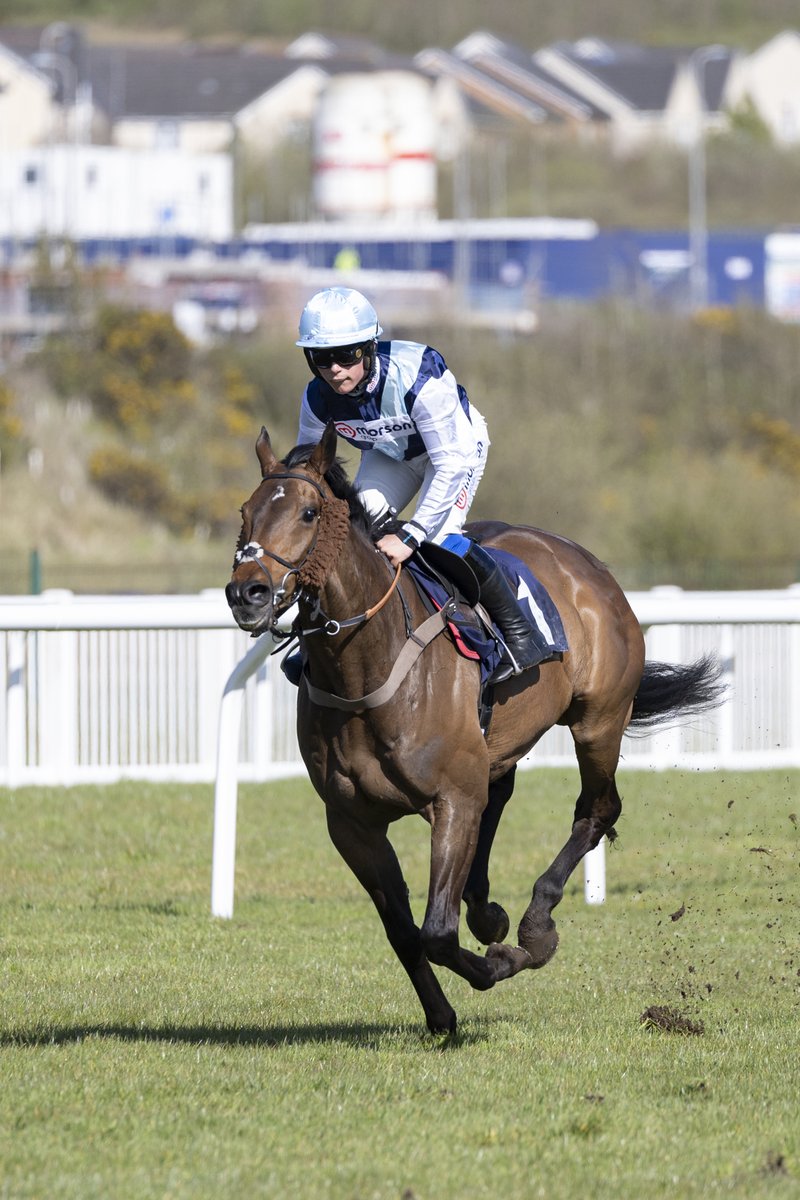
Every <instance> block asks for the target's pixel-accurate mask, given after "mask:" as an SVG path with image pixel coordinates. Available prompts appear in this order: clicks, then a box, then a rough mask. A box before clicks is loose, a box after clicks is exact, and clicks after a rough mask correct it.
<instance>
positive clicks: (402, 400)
mask: <svg viewBox="0 0 800 1200" xmlns="http://www.w3.org/2000/svg"><path fill="white" fill-rule="evenodd" d="M382 332H383V330H382V329H381V326H380V324H379V322H378V316H377V313H376V312H375V309H374V308H373V307H372V305H371V304H370V302H369V300H367V299H366V297H365V296H362V295H361V293H360V292H357V291H354V290H352V289H351V288H345V287H332V288H327V289H326V290H325V291H322V292H318V293H317V294H316V295H314V296H312V297H311V299H310V300H309V302H308V304H307V305H306V307H305V308H304V309H303V312H302V315H301V317H300V328H299V334H300V336H299V338H298V340H297V342H296V343H295V344H296V345H297V346H300V347H302V349H303V351H304V353H305V356H306V361H307V362H308V365H309V367H310V369H311V371H312V373H313V376H314V378H313V379H311V380H310V381H309V383H308V385H307V386H306V389H305V392H304V394H303V399H302V403H301V408H300V426H299V431H298V436H297V441H298V445H300V444H309V443H310V444H315V443H317V442H318V441H319V440H320V438H321V437H322V434H323V433H324V431H325V426H326V425H327V423H328V422H329V421H331V420H332V421H333V422H334V424H335V426H336V430H337V432H338V434H339V436H340V437H343V438H344V439H345V440H346V441H348V442H349V443H350V444H351V445H352V446H355V447H356V448H357V449H358V450H360V451H361V462H360V465H359V468H358V472H357V474H356V477H355V480H354V484H355V487H356V489H357V491H358V493H359V495H360V497H361V499H362V501H363V503H364V505H365V506H366V508H367V510H368V511H369V512H370V513H371V515H372V516H373V517H374V518H375V520H376V521H377V520H380V519H381V518H382V517H385V516H389V515H393V514H395V513H400V512H402V510H403V509H404V508H405V507H406V505H408V504H409V503H410V502H411V500H412V499H413V498H414V496H417V502H416V508H415V509H414V512H413V515H412V516H411V517H410V518H409V519H408V520H406V521H405V522H404V523H403V524H402V525H401V526H400V527H399V528H398V530H397V532H396V533H385V534H384V535H383V536H382V537H381V538H380V539H379V540H378V542H377V547H378V549H379V550H380V551H382V553H383V554H385V555H386V557H387V558H388V560H389V562H390V563H391V564H392V565H393V566H395V567H396V566H398V565H399V564H400V563H402V562H404V561H405V560H406V559H408V558H410V557H411V555H412V554H413V553H414V552H415V551H416V550H417V548H418V547H419V546H420V545H421V544H422V543H423V542H424V541H430V542H436V543H437V544H439V545H441V546H443V547H444V548H445V549H446V550H450V551H451V552H453V553H455V554H458V555H459V556H460V557H462V558H464V559H465V561H466V562H467V563H468V564H469V566H470V567H471V568H472V570H473V572H474V574H475V576H476V578H477V580H478V583H479V585H480V598H481V601H482V603H483V604H484V606H485V607H486V609H487V610H488V612H489V615H490V616H491V617H492V619H493V621H494V622H495V623H496V624H497V626H498V628H499V630H500V632H501V634H502V636H503V640H504V642H505V645H506V651H507V656H504V661H502V662H501V663H500V666H499V667H498V669H497V671H496V672H495V674H494V677H493V680H492V682H500V681H501V680H502V679H507V678H508V677H509V676H510V675H516V674H519V673H520V672H521V671H525V670H527V669H528V668H529V667H533V666H535V665H536V664H537V663H540V662H541V661H542V659H543V658H545V657H546V654H547V652H546V650H545V649H544V648H543V642H542V640H541V639H540V635H539V633H538V630H536V629H535V628H534V627H533V626H532V625H531V622H530V621H529V620H528V618H527V616H526V615H525V613H524V612H523V610H522V609H521V608H520V606H519V604H518V602H517V598H516V596H515V594H514V592H513V590H512V588H511V587H510V585H509V584H508V582H507V581H506V578H505V576H504V575H503V573H502V571H501V570H500V568H499V567H498V566H497V564H496V563H495V561H494V559H493V558H492V557H491V556H490V555H489V554H488V553H487V552H486V551H485V550H484V549H483V547H482V546H479V545H478V544H477V542H474V541H472V540H471V539H469V538H467V537H465V536H464V535H463V533H462V527H463V525H464V522H465V520H466V517H467V513H468V512H469V509H470V506H471V504H472V501H473V499H474V496H475V492H476V490H477V487H478V484H479V482H480V480H481V476H482V475H483V471H484V467H485V466H486V454H487V451H488V449H489V435H488V433H487V429H486V422H485V420H484V419H483V417H482V416H481V414H480V413H479V412H478V410H477V409H476V408H475V407H474V405H471V404H470V402H469V400H468V398H467V393H466V392H465V390H464V388H463V387H462V386H461V385H460V384H459V383H458V382H457V381H456V379H455V376H454V375H453V374H452V372H451V371H450V370H449V369H448V366H447V364H446V362H445V361H444V359H443V358H442V356H441V354H440V353H439V352H438V350H434V349H433V348H432V347H430V346H424V345H421V344H419V343H417V342H406V341H379V340H378V338H379V337H380V335H381V333H382Z"/></svg>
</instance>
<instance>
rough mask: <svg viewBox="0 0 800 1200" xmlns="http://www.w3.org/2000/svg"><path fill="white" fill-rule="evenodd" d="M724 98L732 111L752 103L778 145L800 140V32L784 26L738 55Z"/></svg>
mask: <svg viewBox="0 0 800 1200" xmlns="http://www.w3.org/2000/svg"><path fill="white" fill-rule="evenodd" d="M726 100H727V103H728V107H729V108H731V109H733V110H734V111H735V110H736V109H737V108H738V107H740V106H744V105H746V104H748V103H752V104H753V106H754V108H755V109H756V112H757V113H758V114H759V116H760V117H761V119H762V120H763V121H764V122H765V124H766V125H767V127H768V129H769V130H770V132H771V134H772V136H773V138H774V139H775V141H776V142H777V143H778V144H779V145H796V144H797V143H798V142H800V33H797V32H796V31H794V30H785V31H784V32H783V33H779V34H778V35H777V36H776V37H774V38H772V40H771V41H769V42H767V43H765V45H763V46H761V48H760V49H758V50H756V51H754V53H752V54H749V55H747V56H743V57H741V58H740V59H738V60H737V62H736V63H735V64H734V67H733V70H732V71H731V77H730V80H729V83H728V87H727V91H726Z"/></svg>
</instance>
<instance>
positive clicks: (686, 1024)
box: [640, 1004, 705, 1034]
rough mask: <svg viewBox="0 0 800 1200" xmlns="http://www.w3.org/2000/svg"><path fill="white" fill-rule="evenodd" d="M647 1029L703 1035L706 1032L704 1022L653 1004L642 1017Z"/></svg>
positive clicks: (672, 1009)
mask: <svg viewBox="0 0 800 1200" xmlns="http://www.w3.org/2000/svg"><path fill="white" fill-rule="evenodd" d="M640 1019H641V1022H642V1024H643V1025H644V1027H645V1028H646V1029H663V1030H665V1031H666V1032H667V1033H685V1034H701V1033H704V1032H705V1028H704V1026H703V1022H702V1021H692V1020H690V1019H689V1017H684V1016H683V1014H682V1013H679V1012H678V1011H677V1010H676V1009H674V1008H666V1007H665V1006H664V1005H661V1004H651V1005H650V1007H649V1008H646V1009H645V1010H644V1012H643V1013H642V1015H641V1018H640Z"/></svg>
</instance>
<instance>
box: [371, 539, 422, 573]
mask: <svg viewBox="0 0 800 1200" xmlns="http://www.w3.org/2000/svg"><path fill="white" fill-rule="evenodd" d="M375 545H376V546H377V548H378V549H379V550H380V552H381V554H385V555H386V557H387V558H388V560H389V562H390V563H391V564H392V566H393V567H399V566H400V563H402V562H405V561H406V559H407V558H411V555H412V554H413V553H414V549H415V547H414V546H407V545H406V544H405V542H401V541H400V538H399V537H398V536H397V534H396V533H385V534H384V535H383V537H382V538H381V539H380V541H378V542H376V543H375Z"/></svg>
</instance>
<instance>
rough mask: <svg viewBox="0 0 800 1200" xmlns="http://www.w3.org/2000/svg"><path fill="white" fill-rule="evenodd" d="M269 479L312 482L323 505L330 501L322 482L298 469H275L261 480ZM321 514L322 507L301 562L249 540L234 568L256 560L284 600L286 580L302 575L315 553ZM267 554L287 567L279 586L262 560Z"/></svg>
mask: <svg viewBox="0 0 800 1200" xmlns="http://www.w3.org/2000/svg"><path fill="white" fill-rule="evenodd" d="M268 479H297V480H299V481H300V482H301V483H310V484H311V486H312V487H313V488H316V490H317V491H318V492H319V495H320V499H321V500H322V504H323V507H324V505H325V504H327V503H328V497H327V496H326V495H325V492H324V491H323V489H322V487H321V486H320V484H318V483H317V481H316V480H315V479H309V477H308V476H307V475H301V474H300V473H299V472H298V471H275V472H274V473H270V474H269V475H263V476H262V477H261V482H262V483H266V481H267V480H268ZM321 515H322V509H320V512H319V514H318V516H317V525H316V528H315V530H314V536H313V537H312V539H311V542H310V544H309V546H308V548H307V550H306V552H305V554H304V555H303V557H302V558H301V559H300V562H298V563H291V562H289V560H288V559H287V558H282V557H281V555H280V554H275V553H274V552H273V551H272V550H267V549H266V548H265V547H264V546H262V545H261V543H260V542H248V543H247V545H245V546H242V547H241V549H240V550H237V551H236V553H235V555H234V556H233V564H234V569H235V568H236V567H238V566H241V564H242V563H243V562H254V563H255V564H256V566H258V567H260V568H261V570H262V571H263V572H264V574H265V575H266V577H267V579H268V580H269V584H270V588H271V589H272V595H273V597H274V598H275V599H276V600H282V599H283V598H284V596H285V595H286V581H287V580H288V579H289V578H290V577H291V576H292V575H297V576H298V578H299V577H300V572H301V571H302V569H303V567H304V566H305V565H306V563H307V562H308V560H309V559H310V558H311V556H312V554H313V553H314V551H315V550H316V548H317V540H318V538H319V518H320V516H321ZM265 555H266V557H267V558H272V559H274V560H275V562H276V563H280V565H281V566H282V567H286V568H287V570H286V573H285V574H284V576H283V578H282V579H281V582H280V585H279V586H278V587H276V586H275V580H274V579H273V578H272V572H271V571H270V570H269V569H268V568H267V567H266V566H265V564H264V563H263V562H262V561H261V560H262V558H264V556H265Z"/></svg>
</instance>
